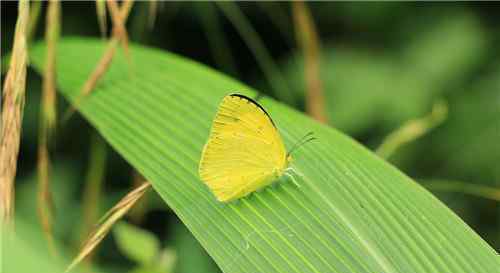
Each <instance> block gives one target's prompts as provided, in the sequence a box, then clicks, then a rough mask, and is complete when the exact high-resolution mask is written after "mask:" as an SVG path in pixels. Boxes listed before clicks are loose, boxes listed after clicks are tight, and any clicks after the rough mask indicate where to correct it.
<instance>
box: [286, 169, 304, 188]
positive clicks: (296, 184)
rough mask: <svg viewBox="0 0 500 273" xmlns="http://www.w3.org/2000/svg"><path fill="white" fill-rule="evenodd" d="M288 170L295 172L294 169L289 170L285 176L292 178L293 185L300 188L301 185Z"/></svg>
mask: <svg viewBox="0 0 500 273" xmlns="http://www.w3.org/2000/svg"><path fill="white" fill-rule="evenodd" d="M288 170H290V171H294V170H293V169H292V168H287V169H286V170H285V172H284V173H283V174H285V175H286V176H288V177H289V178H290V180H292V182H293V184H295V186H297V188H300V184H299V183H297V181H296V180H295V177H293V175H292V174H291V173H288Z"/></svg>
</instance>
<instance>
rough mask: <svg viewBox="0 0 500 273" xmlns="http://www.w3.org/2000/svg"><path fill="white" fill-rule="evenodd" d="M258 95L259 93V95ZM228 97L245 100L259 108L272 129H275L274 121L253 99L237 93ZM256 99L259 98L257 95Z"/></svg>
mask: <svg viewBox="0 0 500 273" xmlns="http://www.w3.org/2000/svg"><path fill="white" fill-rule="evenodd" d="M259 94H260V93H259ZM229 96H231V97H238V98H241V99H244V100H247V101H248V102H250V103H253V104H254V105H255V106H257V107H259V108H260V110H262V112H264V114H266V116H267V117H268V118H269V120H270V121H271V123H272V124H273V126H274V128H277V127H276V124H274V121H273V119H272V118H271V116H270V115H269V113H268V112H267V111H266V109H264V107H262V106H261V105H260V104H259V103H258V102H256V101H255V100H254V99H252V98H250V97H247V96H245V95H242V94H237V93H233V94H229ZM257 97H260V96H259V95H258V96H257Z"/></svg>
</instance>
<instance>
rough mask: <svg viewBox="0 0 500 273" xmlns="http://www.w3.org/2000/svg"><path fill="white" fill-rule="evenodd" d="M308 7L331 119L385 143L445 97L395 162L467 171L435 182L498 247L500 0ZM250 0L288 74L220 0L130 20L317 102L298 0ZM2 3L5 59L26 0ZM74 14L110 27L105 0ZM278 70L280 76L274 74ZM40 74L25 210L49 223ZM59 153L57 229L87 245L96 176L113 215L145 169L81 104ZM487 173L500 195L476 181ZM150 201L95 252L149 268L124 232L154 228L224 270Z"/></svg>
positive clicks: (265, 87)
mask: <svg viewBox="0 0 500 273" xmlns="http://www.w3.org/2000/svg"><path fill="white" fill-rule="evenodd" d="M308 6H309V8H310V9H311V12H312V14H313V17H314V21H315V23H316V26H317V30H318V34H319V36H320V39H321V48H322V52H321V54H322V55H321V79H322V81H323V87H324V88H323V90H324V93H325V106H326V112H327V116H328V119H329V123H330V124H331V126H334V127H336V128H338V129H339V130H341V131H343V132H345V133H346V134H349V135H350V136H352V137H353V138H355V139H357V140H358V141H360V142H361V143H363V144H364V145H365V146H367V147H368V148H370V149H373V150H374V149H376V148H377V147H378V146H379V145H380V144H381V143H382V141H383V140H384V138H385V137H386V136H387V135H388V134H389V133H391V132H393V131H394V130H396V129H397V128H399V127H400V126H402V125H403V124H404V123H405V122H406V121H408V120H410V119H414V118H419V117H422V116H425V115H426V114H428V113H429V112H430V111H431V108H432V105H433V104H434V103H435V102H436V101H437V100H439V99H444V100H445V101H446V102H447V103H448V108H449V113H448V116H447V119H446V120H445V121H444V122H443V123H442V124H441V125H439V126H438V127H436V128H435V129H434V130H432V131H430V132H429V133H427V134H425V135H424V136H423V137H421V138H419V139H417V140H416V141H413V142H411V143H409V144H407V145H405V146H403V147H401V148H400V149H398V150H397V151H396V152H395V153H394V154H393V155H392V156H391V157H390V158H389V161H390V162H391V163H393V164H394V165H395V166H397V167H398V168H399V169H401V170H402V171H403V172H405V173H406V174H408V175H409V176H411V177H413V178H415V179H416V180H418V181H422V183H428V182H429V181H432V182H433V183H438V184H439V183H444V184H446V183H447V182H449V181H451V182H456V181H457V182H463V183H467V184H466V185H468V186H467V189H468V190H467V189H465V188H464V187H459V188H456V187H455V188H453V189H444V190H436V191H433V192H434V194H435V195H436V196H437V197H438V198H439V199H441V200H442V201H443V202H445V203H446V204H447V205H448V206H449V207H450V208H451V209H453V210H454V211H455V212H456V213H457V214H458V215H459V216H460V217H461V218H462V219H463V220H464V221H465V222H467V223H468V224H469V225H470V226H471V227H472V228H473V229H474V230H475V231H476V232H477V233H478V234H479V235H480V236H481V237H483V238H484V239H485V240H486V241H487V242H488V243H489V244H490V245H491V246H492V247H493V248H494V249H495V250H496V251H497V252H499V251H500V207H499V203H498V200H500V194H499V192H500V164H499V162H500V47H499V44H500V28H499V24H500V21H499V17H498V15H499V14H500V4H498V3H446V4H440V3H308ZM42 7H45V3H44V4H43V5H42ZM237 7H238V9H237V11H238V10H239V11H240V12H241V14H240V13H232V15H233V16H235V18H236V21H238V22H240V23H241V22H244V20H248V21H249V22H250V24H251V26H252V27H253V28H254V29H255V31H256V32H257V34H258V36H259V37H260V39H261V40H262V41H263V43H264V45H265V47H266V48H267V50H268V51H269V53H270V56H272V59H268V60H267V61H268V62H271V63H273V62H274V63H275V64H276V66H277V67H278V68H279V71H278V73H273V74H272V75H269V74H268V73H264V72H263V70H261V69H260V68H259V65H258V63H257V62H256V59H255V57H254V55H253V54H252V52H251V50H249V44H248V43H247V41H246V40H245V39H243V38H242V36H241V35H240V33H239V32H238V30H237V28H235V25H234V23H235V20H234V19H233V20H229V19H228V17H227V15H228V13H227V11H226V13H224V11H223V10H222V9H221V8H220V6H218V5H216V4H214V3H185V2H160V3H158V10H157V16H156V20H155V22H154V25H153V26H152V27H150V25H149V24H150V21H149V16H150V15H149V14H150V13H149V5H148V3H145V2H139V3H135V4H134V7H133V9H132V13H131V15H130V17H129V20H128V22H127V29H128V31H129V37H130V39H131V41H132V42H135V43H140V44H144V45H147V46H152V47H156V48H161V49H164V50H168V51H171V52H174V53H177V54H180V55H183V56H186V57H188V58H191V59H193V60H195V61H198V62H201V63H205V64H207V65H209V66H211V67H213V68H215V69H217V70H220V71H222V72H224V73H226V74H228V75H230V76H232V77H235V78H237V79H240V80H241V81H243V82H245V83H247V84H249V85H251V86H254V87H257V89H259V90H260V91H262V92H264V93H266V94H267V95H269V96H272V97H274V98H276V99H278V100H281V101H283V102H284V103H287V104H289V105H290V106H292V107H295V108H297V109H299V110H304V107H305V103H304V91H305V89H306V87H305V84H304V80H303V79H304V76H303V65H302V63H303V59H302V56H301V53H300V50H299V49H298V46H297V42H296V40H295V33H294V31H295V30H294V24H293V20H292V16H291V5H290V3H286V2H280V3H276V2H265V3H264V2H263V3H251V2H248V3H237ZM1 13H2V23H1V31H2V39H1V45H2V48H1V54H2V61H3V60H4V56H5V54H7V53H8V52H9V51H10V47H11V46H12V38H13V32H14V26H15V20H16V15H17V4H16V3H15V2H4V1H2V2H1ZM62 22H63V25H62V36H63V37H64V36H69V35H78V36H96V37H97V36H100V33H99V26H98V21H97V17H96V14H95V4H94V3H93V2H71V3H68V2H65V3H62ZM44 25H45V10H44V9H42V13H41V16H40V20H39V24H38V28H37V32H36V34H35V38H34V40H37V39H43V32H44V28H45V27H44ZM108 25H110V18H108ZM108 27H109V26H108ZM82 58H85V56H84V55H82ZM2 72H4V71H2ZM3 79H4V78H3V75H2V81H3ZM276 82H278V83H279V84H278V85H277V84H273V83H276ZM276 86H279V87H280V88H276ZM40 87H41V78H40V76H39V75H37V74H36V73H35V72H34V71H33V70H30V71H29V72H28V82H27V91H26V95H27V101H26V108H25V114H24V120H23V136H22V143H21V148H20V149H21V150H20V158H19V165H18V175H17V181H16V211H17V217H18V218H19V219H21V221H23V222H26V223H28V224H29V225H32V226H39V224H38V220H37V215H36V198H35V196H36V188H37V187H36V151H37V132H38V121H39V104H40ZM67 107H68V104H67V102H66V101H64V100H63V99H62V98H58V108H59V112H60V113H63V112H64V110H65V109H66V108H67ZM91 151H94V152H91ZM51 156H52V165H53V172H52V177H53V180H52V187H53V190H54V203H55V208H56V215H55V216H56V217H55V220H56V225H55V233H56V238H57V239H58V241H60V242H61V243H62V244H64V245H65V247H66V248H67V249H71V250H72V251H76V250H77V246H78V245H79V244H80V241H81V238H82V234H83V232H84V231H83V229H84V228H83V226H85V224H84V220H83V219H85V217H83V211H84V205H82V203H83V202H82V200H83V195H84V194H83V193H84V192H85V188H86V181H87V180H94V181H96V180H100V179H99V177H101V176H102V184H101V185H100V186H99V185H97V186H95V187H97V188H101V190H100V192H99V191H98V194H97V195H98V196H99V197H98V200H99V201H98V202H96V203H95V204H98V206H97V207H96V210H97V212H96V214H97V215H98V216H100V215H102V214H103V213H104V212H105V211H106V210H107V209H109V208H110V207H111V206H112V205H113V204H115V203H116V202H117V200H119V198H121V197H122V196H123V195H125V194H126V193H127V192H128V191H130V190H131V188H132V187H133V180H134V179H133V177H134V172H133V170H132V168H131V167H130V166H129V165H128V164H127V163H126V162H125V161H124V160H123V159H122V158H121V157H120V156H119V155H118V154H116V153H114V152H113V150H112V149H111V148H110V147H108V146H107V145H106V144H104V143H103V141H102V139H100V138H99V137H98V136H96V133H95V131H94V130H93V129H92V128H91V127H90V126H89V124H87V123H86V121H85V120H83V119H82V118H81V117H79V116H78V115H76V116H75V117H73V118H72V119H71V120H70V122H68V123H66V124H64V126H63V127H59V128H58V129H57V136H56V139H55V140H54V141H53V143H52V146H51ZM91 162H94V166H91V165H92V164H90V163H91ZM95 162H99V163H95ZM96 165H97V166H96ZM101 174H102V175H101ZM89 177H90V178H89ZM484 186H487V187H488V188H486V189H487V190H488V191H490V192H489V194H490V195H495V194H496V196H497V200H493V199H492V198H483V197H480V196H474V195H471V194H467V192H470V191H474V189H477V188H479V187H484ZM470 189H472V190H470ZM483 195H484V194H483ZM141 207H142V210H137V211H135V212H134V213H133V214H132V216H131V217H127V219H128V220H129V221H131V222H134V223H135V224H137V226H139V227H140V228H141V229H140V230H137V229H134V228H133V227H132V228H127V227H128V226H127V225H126V224H122V225H121V226H124V227H125V228H118V229H115V230H114V232H113V234H112V235H111V236H108V238H107V239H105V240H104V242H103V244H102V245H101V246H100V247H99V250H98V251H97V253H96V254H95V256H94V259H95V261H96V262H97V263H99V264H100V265H101V266H102V268H105V269H109V270H110V271H109V272H114V270H117V271H118V270H131V269H132V270H135V271H134V272H146V271H141V270H144V266H143V265H141V261H142V260H141V259H142V258H141V257H137V255H135V254H134V251H133V250H131V249H130V248H127V242H126V241H127V240H126V239H120V238H122V237H123V236H124V237H125V238H127V236H128V237H137V236H140V235H137V233H141V234H143V235H144V234H145V235H144V236H146V237H147V239H144V240H141V241H142V242H145V244H149V245H145V246H143V247H144V248H148V247H149V248H151V249H153V250H151V251H152V252H155V251H156V252H158V253H161V255H160V257H163V258H162V261H161V262H162V263H167V264H168V263H171V264H172V265H170V266H164V267H162V268H164V269H165V268H171V270H169V271H173V272H202V271H200V270H201V269H204V270H205V271H204V272H218V269H217V266H216V265H215V264H214V263H213V262H212V261H211V259H210V258H209V257H208V256H207V255H206V254H205V252H204V251H203V249H202V248H201V247H200V245H199V244H198V243H197V242H196V241H195V240H194V238H193V237H192V236H191V235H190V234H189V232H188V231H187V229H186V228H185V227H184V226H183V225H182V223H181V222H180V221H179V220H178V219H177V218H176V216H175V214H173V213H172V212H170V211H169V209H168V208H167V207H166V205H165V204H164V203H163V202H162V201H161V200H159V198H158V197H156V196H155V194H154V193H150V194H149V195H148V196H147V197H146V201H145V202H144V203H142V204H141ZM75 227H76V228H75ZM78 227H81V228H78ZM121 233H125V235H122V236H120V234H121ZM127 234H128V235H127ZM156 252H155V253H156ZM147 272H150V271H147ZM160 272H164V271H160Z"/></svg>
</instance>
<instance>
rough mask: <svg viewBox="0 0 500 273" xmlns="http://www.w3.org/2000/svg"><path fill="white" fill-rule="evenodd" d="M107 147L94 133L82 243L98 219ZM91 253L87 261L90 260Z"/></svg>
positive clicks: (86, 190) (84, 200)
mask: <svg viewBox="0 0 500 273" xmlns="http://www.w3.org/2000/svg"><path fill="white" fill-rule="evenodd" d="M106 156H107V148H106V143H105V142H104V140H103V139H102V138H101V137H100V136H99V135H98V134H94V135H93V137H92V144H91V147H90V158H89V169H88V171H87V175H86V179H85V189H84V192H83V229H82V234H81V243H83V242H84V240H85V239H86V238H87V236H88V235H89V234H90V232H91V231H92V227H93V226H94V224H95V222H96V221H97V219H98V218H97V217H98V212H99V204H100V199H101V192H102V184H103V181H104V176H105V172H106ZM90 258H91V256H90V255H89V256H88V258H87V259H86V262H90Z"/></svg>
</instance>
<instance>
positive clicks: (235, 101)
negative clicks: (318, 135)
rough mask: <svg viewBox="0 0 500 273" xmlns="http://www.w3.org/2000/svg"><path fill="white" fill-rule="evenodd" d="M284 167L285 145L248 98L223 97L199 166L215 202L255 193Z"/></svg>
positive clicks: (270, 121) (254, 103) (272, 126)
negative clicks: (215, 198)
mask: <svg viewBox="0 0 500 273" xmlns="http://www.w3.org/2000/svg"><path fill="white" fill-rule="evenodd" d="M285 167H286V150H285V145H284V144H283V141H282V140H281V137H280V135H279V133H278V130H277V129H276V127H275V126H274V123H273V121H272V120H271V118H270V117H269V115H268V114H267V113H266V111H265V110H264V109H263V108H262V107H261V106H260V105H259V104H257V103H256V102H255V101H253V100H252V99H250V98H248V97H245V96H242V95H228V96H226V97H224V99H223V100H222V102H221V104H220V106H219V110H218V112H217V114H216V116H215V119H214V122H213V125H212V131H211V133H210V137H209V139H208V142H207V144H206V145H205V147H204V149H203V153H202V157H201V161H200V166H199V175H200V178H201V180H202V181H203V182H205V183H206V184H207V185H208V187H209V188H210V189H211V190H212V192H213V193H214V194H215V196H216V197H217V199H218V200H220V201H224V202H226V201H231V200H234V199H237V198H239V197H242V196H245V195H247V194H249V193H251V192H253V191H255V190H258V189H259V188H262V187H264V186H266V185H268V184H270V183H271V182H273V181H274V180H275V179H276V178H277V177H279V176H280V175H281V173H282V172H283V170H284V168H285Z"/></svg>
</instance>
